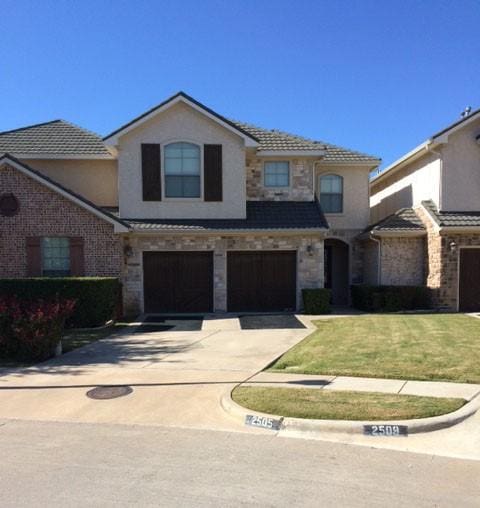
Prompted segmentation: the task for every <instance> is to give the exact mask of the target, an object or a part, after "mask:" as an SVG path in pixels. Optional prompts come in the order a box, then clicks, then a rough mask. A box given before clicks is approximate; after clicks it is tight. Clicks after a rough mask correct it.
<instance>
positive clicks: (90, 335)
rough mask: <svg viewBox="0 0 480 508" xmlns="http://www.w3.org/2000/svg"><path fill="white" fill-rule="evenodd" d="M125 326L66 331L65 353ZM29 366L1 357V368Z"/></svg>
mask: <svg viewBox="0 0 480 508" xmlns="http://www.w3.org/2000/svg"><path fill="white" fill-rule="evenodd" d="M125 325H126V324H125V323H115V324H113V325H111V326H106V327H103V328H93V329H70V330H65V333H64V335H63V338H62V349H63V352H64V353H68V352H69V351H73V350H74V349H78V348H79V347H83V346H86V345H87V344H90V343H91V342H95V341H97V340H99V339H104V338H105V337H108V336H109V335H111V334H112V333H115V332H118V331H119V330H121V329H122V328H123V327H124V326H125ZM28 365H29V364H26V363H20V362H16V361H14V360H9V359H8V358H2V357H1V356H0V368H12V367H28Z"/></svg>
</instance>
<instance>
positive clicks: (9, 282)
mask: <svg viewBox="0 0 480 508" xmlns="http://www.w3.org/2000/svg"><path fill="white" fill-rule="evenodd" d="M119 294H120V282H119V280H118V279H116V278H113V277H58V278H57V277H55V278H53V277H38V278H26V279H0V297H2V296H3V297H17V298H18V299H19V300H21V301H26V302H34V301H38V300H44V301H59V300H75V302H76V305H75V310H74V312H73V314H72V315H71V316H70V317H69V318H68V319H67V322H66V326H67V327H69V328H86V327H93V326H102V325H104V324H105V323H106V322H107V321H109V320H110V319H113V318H114V317H115V316H114V314H115V309H116V306H117V302H118V300H119Z"/></svg>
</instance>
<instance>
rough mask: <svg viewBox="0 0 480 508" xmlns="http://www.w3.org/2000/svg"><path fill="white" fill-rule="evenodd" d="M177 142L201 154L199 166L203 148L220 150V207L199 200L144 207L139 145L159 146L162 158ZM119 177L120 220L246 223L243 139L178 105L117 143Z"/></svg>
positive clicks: (188, 108)
mask: <svg viewBox="0 0 480 508" xmlns="http://www.w3.org/2000/svg"><path fill="white" fill-rule="evenodd" d="M175 141H186V142H191V143H195V144H197V145H199V146H200V148H201V151H202V156H201V162H202V166H203V145H204V144H221V145H222V147H223V201H222V202H204V201H203V199H202V198H200V199H189V200H186V199H181V198H170V199H168V198H167V199H163V200H162V201H158V202H144V201H142V172H141V144H142V143H159V144H160V145H161V146H162V158H163V152H164V150H163V147H164V145H165V144H168V143H171V142H175ZM162 167H163V160H162ZM118 172H119V188H120V196H119V198H120V199H119V201H120V214H121V216H122V217H128V218H171V219H178V218H198V219H210V218H245V217H246V192H245V189H246V185H245V148H244V145H243V140H242V138H241V137H240V136H237V135H236V134H233V133H232V132H230V131H228V130H227V129H225V128H224V127H222V126H220V125H218V124H217V123H215V122H214V121H213V120H210V119H208V118H206V117H205V116H203V115H202V114H200V113H199V112H197V111H195V110H194V109H192V108H191V107H189V106H187V105H184V104H177V105H175V106H173V107H171V108H170V109H168V110H166V111H164V112H163V113H161V114H159V115H158V116H156V117H155V118H153V119H151V120H150V121H148V122H145V123H144V124H142V125H140V126H139V127H138V128H136V129H134V130H133V131H131V132H129V133H127V134H125V135H124V136H122V137H121V138H120V142H119V157H118ZM201 173H203V171H201ZM163 187H164V186H163ZM202 187H203V181H202Z"/></svg>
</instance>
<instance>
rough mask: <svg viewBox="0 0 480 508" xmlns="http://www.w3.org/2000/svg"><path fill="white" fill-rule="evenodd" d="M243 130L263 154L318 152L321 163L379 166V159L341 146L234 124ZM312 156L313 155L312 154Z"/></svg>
mask: <svg viewBox="0 0 480 508" xmlns="http://www.w3.org/2000/svg"><path fill="white" fill-rule="evenodd" d="M234 123H235V124H236V125H238V126H239V127H241V128H242V129H243V130H245V131H247V132H250V133H251V134H252V135H253V136H255V138H256V139H258V141H259V146H258V147H257V149H258V150H259V151H260V153H261V152H262V151H264V152H269V151H288V152H298V153H299V155H301V153H300V152H308V151H311V152H318V155H322V161H325V162H333V163H334V162H338V163H342V162H343V163H348V162H352V163H358V162H360V163H370V164H372V165H376V164H379V163H380V162H381V159H379V158H378V157H374V156H372V155H368V154H365V153H361V152H357V151H355V150H350V149H348V148H343V147H341V146H336V145H332V144H330V143H326V142H325V141H316V140H313V139H309V138H305V137H303V136H297V135H296V134H290V133H288V132H283V131H279V130H275V129H270V130H269V129H263V128H261V127H257V126H255V125H251V124H248V123H243V122H234ZM312 155H315V154H314V153H312Z"/></svg>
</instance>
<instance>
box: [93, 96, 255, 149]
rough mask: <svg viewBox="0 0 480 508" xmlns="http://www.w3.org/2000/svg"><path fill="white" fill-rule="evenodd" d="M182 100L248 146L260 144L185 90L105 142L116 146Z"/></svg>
mask: <svg viewBox="0 0 480 508" xmlns="http://www.w3.org/2000/svg"><path fill="white" fill-rule="evenodd" d="M180 102H183V103H184V104H187V105H189V106H190V107H192V108H193V109H195V110H196V111H198V112H200V113H202V114H203V115H205V116H207V117H208V118H210V119H211V120H213V121H215V122H216V123H218V124H220V125H222V126H223V127H224V128H226V129H227V130H229V131H231V132H233V133H235V134H237V135H238V136H240V137H241V138H242V139H243V140H244V142H245V146H247V147H257V146H258V145H259V143H258V140H257V139H255V138H254V137H253V136H251V135H250V134H248V133H247V132H245V131H244V130H243V129H240V128H239V127H237V126H235V125H234V124H232V123H231V122H229V121H228V120H227V119H226V118H223V117H222V116H221V115H219V114H218V113H215V112H214V111H213V110H211V109H210V108H207V107H206V106H204V105H203V104H201V103H200V102H198V101H196V100H195V99H193V98H192V97H189V96H188V95H186V94H185V93H183V92H179V93H177V94H176V95H174V96H172V97H170V98H169V99H167V100H166V101H164V102H162V103H161V104H159V105H158V106H156V107H154V108H152V109H150V110H149V111H147V112H146V113H144V114H143V115H140V116H138V117H137V118H135V119H134V120H132V121H131V122H129V123H127V124H125V125H124V126H122V127H120V128H119V129H117V130H115V131H113V132H112V133H110V134H108V135H107V136H105V137H104V138H103V141H104V143H105V144H106V145H107V146H116V145H118V142H119V138H120V137H121V136H124V135H125V134H127V133H128V132H130V131H132V130H133V129H136V128H137V127H138V126H139V125H141V124H142V123H144V122H147V121H148V120H150V119H152V118H154V117H155V116H157V115H158V114H160V113H161V112H163V111H165V110H167V109H169V108H171V107H172V106H174V105H175V104H178V103H180Z"/></svg>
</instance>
